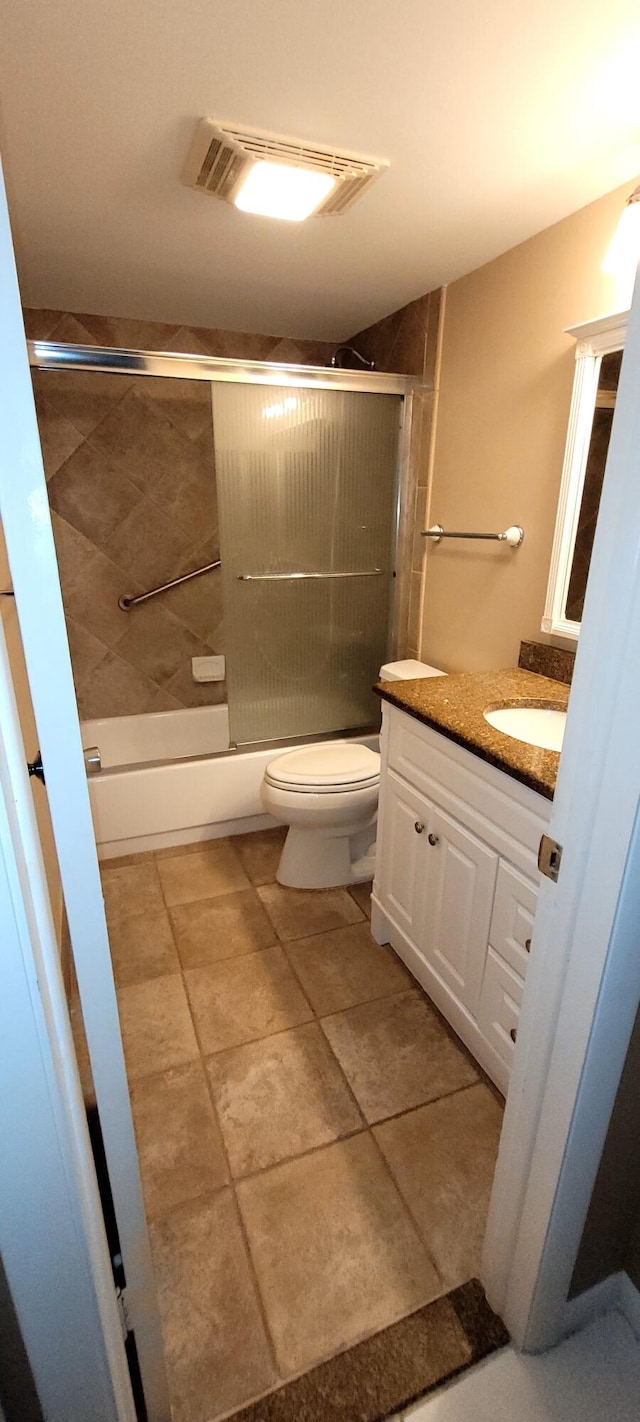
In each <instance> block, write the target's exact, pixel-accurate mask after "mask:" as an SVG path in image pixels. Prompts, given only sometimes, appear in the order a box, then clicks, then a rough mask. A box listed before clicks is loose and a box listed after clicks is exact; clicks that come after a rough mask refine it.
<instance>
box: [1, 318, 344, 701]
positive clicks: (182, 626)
mask: <svg viewBox="0 0 640 1422" xmlns="http://www.w3.org/2000/svg"><path fill="white" fill-rule="evenodd" d="M25 328H26V332H27V336H28V337H29V338H30V339H33V340H54V341H67V342H70V343H73V344H81V345H104V346H115V347H118V346H119V347H129V348H133V349H140V350H173V351H182V352H187V353H191V354H199V355H218V356H225V357H227V358H237V359H250V360H274V361H286V362H291V363H295V364H309V365H315V364H320V365H322V364H324V363H325V362H326V360H327V359H328V357H329V355H330V353H331V351H332V350H333V347H332V346H330V345H327V344H324V343H322V342H317V341H289V340H284V339H282V338H280V337H275V336H262V335H252V334H246V333H242V332H232V331H215V330H205V329H200V328H199V329H197V330H193V329H191V328H186V327H178V326H169V325H165V324H160V323H151V322H141V321H130V320H116V319H111V318H108V317H103V316H91V315H73V314H71V313H70V312H61V311H34V310H27V311H26V312H25ZM33 383H34V391H35V397H36V408H37V413H38V423H39V426H40V435H41V440H42V448H43V455H44V463H45V470H46V475H47V484H48V490H49V501H50V505H51V511H52V519H53V528H54V536H55V540H56V549H57V554H58V563H59V568H60V581H61V585H62V596H63V600H64V604H65V610H66V614H67V626H68V633H69V645H70V649H71V660H72V665H73V672H74V679H75V684H76V693H77V697H78V705H79V709H80V715H81V716H82V717H84V718H88V717H91V718H93V717H97V716H117V715H133V714H135V713H137V712H145V711H165V710H171V709H175V708H179V707H184V706H200V705H207V704H211V703H212V702H216V701H224V700H225V699H226V686H225V684H224V683H209V684H207V685H201V684H198V683H196V682H194V681H193V678H192V675H191V659H192V657H194V656H206V655H207V654H210V653H212V652H224V651H225V640H224V626H223V615H222V614H223V609H222V594H221V588H220V574H219V573H218V572H213V573H208V574H205V575H204V576H203V577H201V578H196V579H194V580H193V581H192V582H189V583H186V584H183V585H182V587H180V588H175V589H173V590H172V591H171V592H169V593H166V594H163V595H162V596H161V597H160V598H158V599H157V600H155V599H154V601H152V602H149V603H146V604H143V605H142V606H140V607H138V608H134V609H132V610H131V611H130V612H123V611H122V610H121V609H120V608H119V606H118V599H119V598H120V597H121V596H122V595H123V594H125V593H137V592H143V591H145V590H146V589H147V588H150V587H153V586H154V585H155V584H157V583H161V582H164V581H168V580H169V579H171V578H173V577H175V576H177V575H178V574H179V573H181V572H186V571H187V570H188V569H190V568H194V567H198V566H199V565H200V564H202V563H207V562H211V561H213V560H214V559H215V558H216V557H218V555H219V545H218V522H217V508H216V490H215V471H214V459H213V440H212V422H211V405H210V391H209V387H208V385H206V384H204V383H203V382H200V381H189V380H180V381H177V380H156V379H153V378H148V377H131V376H120V375H102V374H99V373H98V372H95V371H70V370H66V371H59V372H56V371H37V370H35V371H34V372H33Z"/></svg>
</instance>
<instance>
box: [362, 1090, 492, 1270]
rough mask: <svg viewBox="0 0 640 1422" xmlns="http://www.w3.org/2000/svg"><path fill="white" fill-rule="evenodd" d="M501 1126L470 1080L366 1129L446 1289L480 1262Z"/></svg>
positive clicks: (486, 1094) (487, 1096) (484, 1093)
mask: <svg viewBox="0 0 640 1422" xmlns="http://www.w3.org/2000/svg"><path fill="white" fill-rule="evenodd" d="M501 1129H502V1109H501V1107H500V1106H499V1104H498V1102H497V1101H496V1098H495V1096H493V1094H492V1092H491V1091H489V1088H488V1087H487V1086H484V1085H482V1084H478V1086H472V1087H470V1088H469V1090H468V1091H460V1092H457V1093H456V1095H455V1096H445V1097H444V1098H443V1100H442V1101H433V1102H432V1103H431V1105H430V1106H421V1107H419V1109H418V1110H417V1111H410V1112H409V1114H408V1115H407V1116H398V1117H396V1119H395V1120H393V1121H385V1122H384V1124H383V1125H381V1126H376V1128H375V1130H374V1135H375V1138H376V1140H377V1142H378V1145H379V1146H380V1148H381V1150H382V1151H383V1154H384V1155H385V1157H386V1160H387V1162H388V1164H389V1167H390V1169H391V1172H392V1174H393V1175H394V1176H395V1178H396V1180H397V1182H398V1185H399V1187H400V1191H401V1193H402V1195H403V1196H404V1199H405V1201H406V1203H407V1204H408V1206H409V1209H410V1210H411V1213H412V1215H413V1217H414V1219H415V1221H416V1224H417V1225H418V1228H419V1230H420V1232H421V1234H422V1237H423V1239H424V1240H425V1242H426V1245H427V1248H428V1250H429V1252H430V1254H431V1255H432V1257H433V1258H434V1259H435V1262H436V1264H437V1266H438V1271H439V1273H440V1276H441V1278H442V1279H443V1281H444V1283H445V1284H446V1286H447V1288H450V1289H453V1288H455V1287H456V1285H457V1284H463V1283H466V1281H467V1280H468V1279H473V1278H475V1277H476V1275H477V1274H478V1272H479V1269H480V1256H481V1253H482V1241H483V1238H484V1231H485V1226H486V1221H487V1211H488V1209H489V1197H490V1194H491V1185H492V1182H493V1173H494V1170H495V1164H496V1158H497V1154H498V1142H499V1140H500V1131H501Z"/></svg>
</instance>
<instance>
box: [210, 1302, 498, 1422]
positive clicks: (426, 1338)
mask: <svg viewBox="0 0 640 1422" xmlns="http://www.w3.org/2000/svg"><path fill="white" fill-rule="evenodd" d="M508 1342H509V1335H508V1333H507V1331H506V1329H505V1328H504V1326H503V1324H502V1322H501V1320H500V1319H499V1318H498V1317H497V1315H496V1314H495V1313H493V1311H492V1310H491V1309H490V1308H489V1305H488V1303H487V1301H486V1298H485V1295H484V1290H483V1288H482V1285H481V1284H480V1282H479V1281H478V1279H471V1280H470V1281H469V1283H468V1284H462V1285H460V1287H459V1288H457V1289H453V1290H452V1292H451V1293H449V1294H445V1295H443V1297H442V1298H439V1299H435V1300H434V1301H433V1303H430V1304H427V1305H426V1306H425V1307H424V1308H420V1309H418V1310H417V1311H416V1312H415V1313H412V1314H409V1316H408V1317H407V1318H403V1319H401V1320H400V1322H399V1323H393V1324H391V1326H390V1327H389V1328H384V1329H382V1331H381V1332H380V1333H376V1334H374V1336H373V1337H372V1338H367V1339H365V1340H364V1342H362V1343H357V1344H356V1345H355V1346H354V1347H353V1348H348V1349H347V1350H346V1352H344V1353H340V1354H338V1356H337V1357H335V1358H331V1359H330V1360H329V1362H327V1363H321V1364H320V1366H319V1367H316V1368H312V1369H311V1371H310V1372H308V1373H304V1374H303V1375H302V1377H299V1378H296V1379H295V1380H294V1381H293V1382H289V1383H286V1384H285V1385H284V1387H280V1388H278V1389H277V1390H276V1391H275V1392H271V1393H269V1394H268V1395H267V1396H266V1397H264V1398H262V1399H261V1400H260V1401H259V1402H255V1403H252V1404H251V1405H250V1406H249V1407H245V1408H242V1409H241V1411H239V1412H234V1413H233V1414H232V1415H231V1417H230V1418H229V1422H384V1419H386V1418H391V1417H394V1416H395V1415H396V1414H397V1413H398V1412H400V1411H402V1409H403V1408H405V1407H409V1406H410V1405H411V1404H412V1403H414V1402H417V1401H419V1399H420V1398H422V1397H424V1396H425V1395H426V1394H427V1393H429V1392H432V1391H433V1390H434V1389H435V1388H437V1387H440V1386H441V1384H442V1383H444V1382H446V1381H448V1380H449V1379H450V1378H452V1377H454V1376H455V1374H456V1373H460V1372H463V1371H464V1370H465V1369H466V1368H470V1367H471V1366H472V1365H473V1364H474V1363H478V1362H480V1360H481V1359H482V1358H486V1357H487V1356H488V1355H489V1354H490V1353H493V1352H495V1351H496V1349H498V1348H503V1347H505V1346H506V1344H507V1343H508Z"/></svg>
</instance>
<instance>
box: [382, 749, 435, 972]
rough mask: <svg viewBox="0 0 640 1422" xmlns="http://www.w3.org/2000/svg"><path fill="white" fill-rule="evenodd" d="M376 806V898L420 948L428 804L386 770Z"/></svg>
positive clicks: (425, 870) (428, 815)
mask: <svg viewBox="0 0 640 1422" xmlns="http://www.w3.org/2000/svg"><path fill="white" fill-rule="evenodd" d="M380 808H381V825H380V833H381V840H380V852H379V857H378V866H377V870H376V884H377V886H378V891H379V894H380V898H381V901H382V904H383V907H384V908H385V909H386V910H387V912H388V913H389V916H390V917H391V918H392V919H393V921H394V923H396V924H397V926H398V928H400V929H401V930H402V932H403V933H405V934H406V935H407V937H408V938H410V939H411V942H412V943H414V944H415V945H416V947H417V948H419V949H420V950H421V949H422V941H421V940H422V934H423V920H424V898H425V879H426V872H427V853H426V847H427V833H428V830H429V817H430V815H431V806H430V804H429V802H428V801H427V800H425V798H424V796H423V795H419V794H418V793H417V791H415V790H412V789H411V787H410V786H409V785H406V784H405V783H404V781H402V780H399V779H398V777H397V776H396V775H394V774H393V772H392V771H389V773H388V774H387V776H386V777H385V781H384V789H383V799H382V802H381V807H380Z"/></svg>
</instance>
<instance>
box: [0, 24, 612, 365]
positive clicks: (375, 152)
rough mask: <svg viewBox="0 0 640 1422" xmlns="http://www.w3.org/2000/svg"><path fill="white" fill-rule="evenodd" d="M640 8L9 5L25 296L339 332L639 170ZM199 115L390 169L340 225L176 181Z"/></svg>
mask: <svg viewBox="0 0 640 1422" xmlns="http://www.w3.org/2000/svg"><path fill="white" fill-rule="evenodd" d="M639 72H640V9H639V7H638V3H637V0H606V3H603V0H393V2H392V0H28V3H25V0H2V43H1V48H0V94H1V102H2V147H3V152H4V159H5V167H6V170H7V180H8V187H9V196H10V201H11V209H12V216H13V221H14V228H15V231H16V239H17V246H18V256H19V264H20V272H21V278H22V284H23V294H24V299H25V301H26V303H27V304H29V305H35V306H49V307H55V308H65V309H71V310H76V311H82V310H84V311H94V312H98V313H102V314H112V315H120V316H137V317H141V318H144V319H149V320H151V319H156V320H165V321H178V322H186V323H189V324H197V325H203V326H204V325H207V326H219V327H226V328H228V329H234V330H253V331H262V332H270V333H274V334H282V335H291V336H313V337H318V338H326V339H330V340H332V339H335V340H339V339H342V338H344V337H346V336H347V335H349V334H350V333H352V332H354V331H357V330H358V329H360V328H361V327H363V326H365V325H367V324H368V323H369V322H371V321H374V320H377V319H378V317H380V316H382V315H384V314H386V313H387V312H389V311H391V310H394V309H395V308H396V307H398V306H401V305H403V304H404V303H405V302H407V301H410V300H411V299H413V298H414V297H417V296H419V295H421V294H422V293H423V292H425V291H428V290H430V289H432V288H433V287H435V286H438V285H440V283H442V282H446V281H450V280H451V279H453V278H455V277H457V276H460V275H461V274H462V273H464V272H466V271H469V270H471V269H473V268H474V267H477V266H479V265H480V264H481V263H483V262H485V261H487V260H489V259H490V258H492V257H494V256H496V255H497V254H498V253H499V252H502V251H504V250H506V249H507V248H508V247H511V246H513V245H514V244H515V243H517V242H519V241H521V240H522V239H523V238H525V237H528V236H530V235H532V234H533V233H534V232H537V231H539V230H540V229H542V228H543V227H546V226H548V225H549V224H550V223H552V222H555V221H557V220H558V219H559V218H562V217H564V216H566V215H567V214H568V213H570V212H573V211H575V210H576V209H577V208H579V207H582V206H584V205H585V204H586V203H588V202H590V201H591V200H592V199H593V198H595V197H598V196H600V194H602V193H604V192H607V191H609V190H610V189H612V188H614V187H617V186H618V184H620V183H622V182H625V181H626V180H627V179H631V178H632V177H633V176H634V175H635V174H636V173H637V172H638V170H640V87H639V85H638V80H637V75H638V73H639ZM202 115H209V116H211V117H214V118H219V119H226V120H232V121H235V122H238V123H241V124H248V125H252V126H254V127H257V128H262V129H271V130H273V131H275V132H278V133H282V134H285V135H291V136H292V137H300V138H304V139H307V140H311V141H313V140H316V141H317V142H319V143H322V144H334V145H336V146H337V147H339V148H342V149H347V150H351V151H353V152H356V153H362V154H365V155H369V156H373V157H374V158H375V157H381V158H386V159H388V160H389V161H390V163H391V167H390V170H389V172H387V173H385V174H384V176H383V177H382V178H380V180H379V181H378V182H377V183H376V184H374V186H373V187H372V189H371V191H370V192H369V193H368V194H366V196H365V197H363V198H362V200H361V201H360V202H359V203H358V204H357V205H356V206H355V207H354V208H353V209H352V210H351V211H350V212H349V213H347V214H346V215H345V216H344V217H341V218H316V219H311V220H310V221H308V222H307V223H303V224H293V223H284V222H274V221H271V220H268V219H265V218H259V217H251V216H248V215H247V214H244V213H241V212H238V211H237V210H236V209H235V208H233V207H230V206H228V205H227V204H225V203H222V202H220V201H218V200H216V199H214V198H211V197H208V196H206V195H203V194H201V193H197V192H195V191H191V190H189V189H187V188H185V187H183V186H181V183H180V171H181V167H182V163H183V161H184V156H185V153H186V150H187V147H188V144H189V140H190V137H191V133H192V129H193V125H194V122H195V120H196V119H197V118H199V117H200V116H202Z"/></svg>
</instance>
